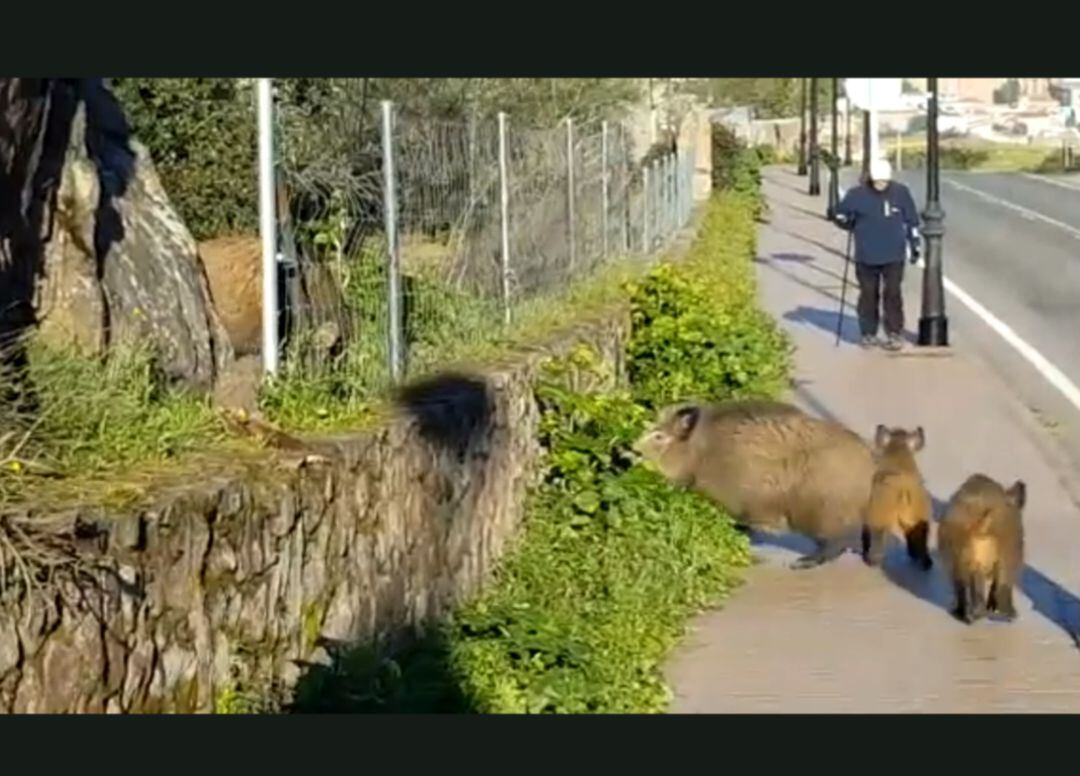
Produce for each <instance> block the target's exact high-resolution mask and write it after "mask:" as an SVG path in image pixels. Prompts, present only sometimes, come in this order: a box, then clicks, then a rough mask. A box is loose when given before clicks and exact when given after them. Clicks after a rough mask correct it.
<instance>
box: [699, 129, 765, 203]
mask: <svg viewBox="0 0 1080 776" xmlns="http://www.w3.org/2000/svg"><path fill="white" fill-rule="evenodd" d="M763 160H764V155H763V154H762V153H760V152H758V151H757V150H756V149H754V148H750V147H749V146H747V145H746V143H744V142H743V141H742V140H741V139H739V137H738V136H737V135H736V134H735V132H734V131H733V130H731V129H730V128H729V127H726V126H724V125H722V124H714V125H713V127H712V184H713V189H714V190H716V191H725V192H735V193H738V194H745V195H747V196H749V197H751V204H752V206H753V207H752V211H751V212H752V214H753V216H754V218H755V219H759V218H761V216H762V215H763V213H764V212H765V200H764V197H762V194H761V166H762V164H763Z"/></svg>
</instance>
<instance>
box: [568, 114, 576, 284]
mask: <svg viewBox="0 0 1080 776" xmlns="http://www.w3.org/2000/svg"><path fill="white" fill-rule="evenodd" d="M566 230H567V239H568V240H569V241H570V271H571V272H573V271H574V264H575V263H577V236H576V234H575V232H576V231H577V230H576V229H575V224H574V120H573V119H572V118H567V119H566Z"/></svg>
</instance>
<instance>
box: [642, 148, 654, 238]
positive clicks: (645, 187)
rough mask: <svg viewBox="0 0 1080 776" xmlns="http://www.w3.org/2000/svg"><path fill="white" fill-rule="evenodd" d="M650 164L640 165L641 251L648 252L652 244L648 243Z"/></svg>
mask: <svg viewBox="0 0 1080 776" xmlns="http://www.w3.org/2000/svg"><path fill="white" fill-rule="evenodd" d="M651 166H652V165H651V164H643V165H641V252H642V253H648V252H649V250H650V249H651V248H652V246H651V245H650V244H649V167H651Z"/></svg>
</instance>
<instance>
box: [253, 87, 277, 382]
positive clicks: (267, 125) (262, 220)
mask: <svg viewBox="0 0 1080 776" xmlns="http://www.w3.org/2000/svg"><path fill="white" fill-rule="evenodd" d="M258 98H259V103H258V110H259V114H258V123H259V233H260V237H261V238H262V361H263V370H264V371H266V372H267V373H268V374H276V373H277V371H278V296H277V287H278V267H277V213H276V212H275V211H274V208H275V207H276V206H277V202H276V198H275V196H274V96H273V92H272V91H271V85H270V79H269V78H260V79H259V88H258Z"/></svg>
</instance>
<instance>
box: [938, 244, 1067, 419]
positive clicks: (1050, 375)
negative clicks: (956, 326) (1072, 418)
mask: <svg viewBox="0 0 1080 776" xmlns="http://www.w3.org/2000/svg"><path fill="white" fill-rule="evenodd" d="M919 266H923V265H922V262H921V261H920V263H919ZM942 280H943V283H944V286H945V290H946V291H948V292H949V293H950V294H952V295H953V296H955V297H956V298H957V299H958V300H960V302H961V303H962V304H963V305H964V306H965V307H967V308H968V309H969V310H971V312H973V313H974V314H975V315H976V316H977V317H978V318H979V319H980V320H982V322H983V323H985V324H986V325H987V326H989V327H990V328H991V329H993V330H994V331H995V332H997V333H998V335H999V336H1000V337H1001V338H1002V339H1003V340H1005V341H1006V342H1007V343H1008V344H1009V345H1011V346H1012V348H1013V350H1015V351H1016V352H1017V353H1019V354H1020V355H1021V356H1022V357H1023V358H1024V360H1026V361H1027V362H1028V363H1029V364H1031V365H1032V366H1033V367H1035V371H1036V372H1038V373H1039V374H1040V375H1042V377H1043V379H1045V380H1046V381H1047V382H1048V383H1050V385H1052V386H1054V387H1055V388H1057V389H1058V391H1059V392H1060V393H1061V394H1062V395H1063V396H1064V397H1065V398H1066V399H1068V400H1069V402H1070V403H1071V404H1072V405H1073V406H1074V407H1075V408H1076V409H1077V410H1080V388H1077V387H1076V384H1075V383H1073V381H1072V380H1070V379H1069V378H1068V377H1066V376H1065V374H1064V373H1063V372H1062V371H1061V370H1060V369H1058V368H1057V367H1056V366H1054V365H1053V364H1052V363H1051V362H1050V360H1049V359H1048V358H1046V356H1044V355H1043V354H1042V353H1040V352H1039V351H1038V350H1036V349H1035V347H1034V346H1032V345H1031V344H1029V343H1028V342H1026V341H1025V340H1024V339H1023V337H1021V336H1020V335H1019V334H1017V333H1016V332H1015V331H1013V329H1012V327H1011V326H1009V325H1008V324H1007V323H1005V322H1004V321H1003V320H1001V319H1000V318H998V317H997V316H996V315H994V314H993V313H992V312H990V311H989V310H988V309H986V308H985V307H984V306H983V305H982V304H980V303H979V301H978V300H976V299H975V298H974V297H973V296H971V294H969V293H968V292H967V291H965V290H964V289H962V288H960V286H958V285H956V283H954V282H953V281H952V280H950V279H949V278H947V277H944V278H942Z"/></svg>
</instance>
